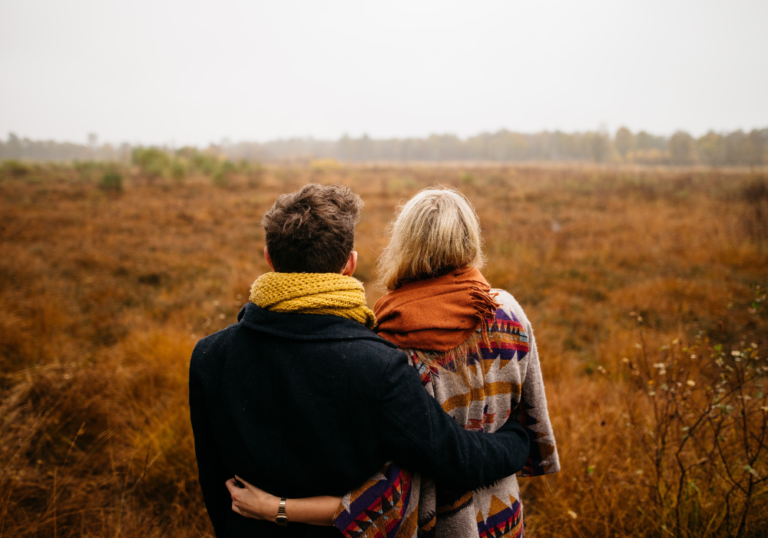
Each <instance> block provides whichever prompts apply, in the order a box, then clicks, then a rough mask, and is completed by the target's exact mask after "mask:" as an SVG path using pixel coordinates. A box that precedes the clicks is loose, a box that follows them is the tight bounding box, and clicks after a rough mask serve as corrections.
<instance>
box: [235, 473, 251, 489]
mask: <svg viewBox="0 0 768 538" xmlns="http://www.w3.org/2000/svg"><path fill="white" fill-rule="evenodd" d="M235 478H236V479H237V480H238V481H239V482H240V483H242V484H243V485H244V486H245V487H246V488H248V489H253V484H251V483H249V482H246V481H245V480H243V479H242V478H240V477H239V476H237V475H235Z"/></svg>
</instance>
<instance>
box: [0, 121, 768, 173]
mask: <svg viewBox="0 0 768 538" xmlns="http://www.w3.org/2000/svg"><path fill="white" fill-rule="evenodd" d="M137 149H141V148H136V147H132V146H130V145H129V144H122V145H120V146H111V145H109V144H98V143H97V139H96V136H95V135H89V140H88V144H82V145H81V144H73V143H60V142H53V141H34V140H29V139H27V138H24V139H22V138H19V137H17V136H16V135H14V134H10V135H9V136H8V140H7V141H5V142H2V141H0V159H17V160H34V161H75V160H79V161H83V160H107V161H125V162H129V161H131V160H133V161H134V162H135V161H136V150H137ZM156 149H158V150H160V151H162V152H164V153H166V154H168V155H169V156H170V157H174V156H182V157H185V158H187V160H188V161H190V159H192V156H193V155H195V156H196V157H194V158H195V159H198V160H199V159H202V158H203V157H202V156H204V155H208V156H215V157H221V158H226V159H229V160H232V161H247V162H254V161H286V160H296V159H327V158H332V159H337V160H339V161H348V162H349V161H351V162H360V161H431V162H445V161H496V162H510V161H561V162H562V161H579V162H598V163H635V164H647V165H693V164H704V165H710V166H744V165H746V166H756V165H763V164H768V128H766V129H760V130H757V129H755V130H752V131H750V132H744V131H741V130H739V131H733V132H730V133H716V132H714V131H710V132H709V133H707V134H705V135H703V136H701V137H699V138H695V137H693V136H691V135H690V134H688V133H686V132H684V131H678V132H676V133H674V134H673V135H671V136H668V137H667V136H657V135H652V134H649V133H647V132H645V131H640V132H637V133H633V132H632V131H630V130H629V129H627V128H625V127H622V128H620V129H618V130H617V131H616V133H614V134H613V135H611V134H609V133H607V132H601V131H590V132H583V133H564V132H562V131H545V132H541V133H533V134H525V133H515V132H512V131H507V130H501V131H498V132H495V133H482V134H479V135H476V136H472V137H469V138H466V139H462V138H459V137H457V136H454V135H448V134H445V135H431V136H429V137H427V138H402V139H401V138H391V139H376V138H370V137H368V136H362V137H359V138H351V137H348V136H344V137H342V138H340V139H338V140H317V139H312V138H293V139H285V140H275V141H270V142H264V143H257V142H239V143H229V142H223V143H221V144H218V145H213V144H212V145H210V146H209V147H208V148H205V149H196V148H189V147H187V148H182V149H180V150H172V149H171V148H167V147H160V148H156ZM154 159H155V160H157V161H158V162H159V161H161V160H162V159H160V158H159V157H157V156H155V157H154ZM158 159H159V160H158ZM192 160H194V159H192ZM169 162H170V161H169ZM190 162H191V161H190ZM158 166H159V165H158ZM163 166H169V165H167V164H163Z"/></svg>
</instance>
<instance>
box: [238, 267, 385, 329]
mask: <svg viewBox="0 0 768 538" xmlns="http://www.w3.org/2000/svg"><path fill="white" fill-rule="evenodd" d="M249 299H250V301H251V302H252V303H253V304H255V305H256V306H258V307H261V308H264V309H265V310H272V311H273V312H294V313H297V314H330V315H332V316H340V317H342V318H347V319H351V320H354V321H357V322H358V323H362V324H363V325H365V326H366V327H368V328H369V329H373V328H374V327H375V326H376V316H375V315H374V314H373V312H372V311H371V310H370V309H369V308H368V307H367V306H366V305H365V288H363V284H362V283H361V282H360V281H359V280H357V279H355V278H352V277H351V276H344V275H339V274H336V273H266V274H264V275H261V276H260V277H259V278H257V279H256V282H254V283H253V286H251V296H250V298H249Z"/></svg>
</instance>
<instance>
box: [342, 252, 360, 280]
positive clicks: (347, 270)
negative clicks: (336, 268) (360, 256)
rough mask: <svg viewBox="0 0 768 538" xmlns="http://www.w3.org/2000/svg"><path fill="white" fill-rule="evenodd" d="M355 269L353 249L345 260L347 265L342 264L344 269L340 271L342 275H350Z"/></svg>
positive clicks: (355, 257)
mask: <svg viewBox="0 0 768 538" xmlns="http://www.w3.org/2000/svg"><path fill="white" fill-rule="evenodd" d="M355 269H357V251H356V250H353V251H352V253H351V254H350V255H349V259H348V260H347V265H345V266H344V270H343V271H342V272H341V274H342V275H344V276H352V273H354V272H355Z"/></svg>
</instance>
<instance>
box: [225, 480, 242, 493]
mask: <svg viewBox="0 0 768 538" xmlns="http://www.w3.org/2000/svg"><path fill="white" fill-rule="evenodd" d="M224 484H225V485H226V486H227V489H228V490H229V494H230V495H232V496H233V497H234V496H235V495H236V494H237V492H238V490H239V489H240V488H239V487H237V484H235V479H234V478H230V479H229V480H227V481H226V482H224Z"/></svg>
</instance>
